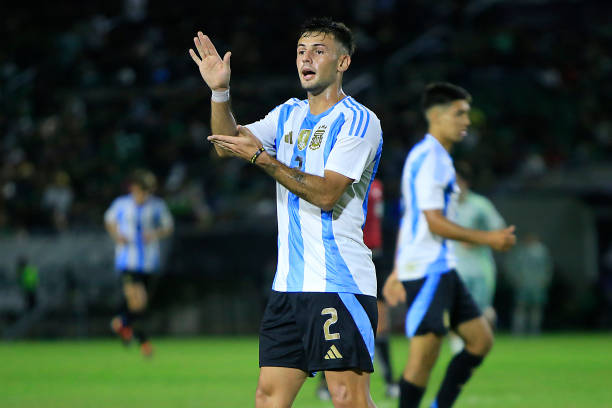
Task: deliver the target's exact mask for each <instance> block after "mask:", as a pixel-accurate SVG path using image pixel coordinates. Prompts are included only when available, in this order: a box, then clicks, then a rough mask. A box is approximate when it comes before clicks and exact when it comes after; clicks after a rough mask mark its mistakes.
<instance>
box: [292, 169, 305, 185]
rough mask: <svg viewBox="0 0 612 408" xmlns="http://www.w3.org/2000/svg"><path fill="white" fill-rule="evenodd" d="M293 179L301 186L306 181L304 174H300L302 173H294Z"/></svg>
mask: <svg viewBox="0 0 612 408" xmlns="http://www.w3.org/2000/svg"><path fill="white" fill-rule="evenodd" d="M293 179H294V180H295V181H297V182H298V183H300V184H303V181H304V173H302V172H300V171H294V172H293Z"/></svg>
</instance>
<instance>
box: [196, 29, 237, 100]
mask: <svg viewBox="0 0 612 408" xmlns="http://www.w3.org/2000/svg"><path fill="white" fill-rule="evenodd" d="M193 42H194V43H195V46H196V49H197V50H198V54H199V55H200V56H199V57H198V54H196V52H195V51H194V50H193V49H191V48H190V49H189V55H191V59H193V62H195V63H196V64H197V65H198V68H199V69H200V74H201V75H202V78H203V79H204V82H206V85H208V87H209V88H210V89H212V90H215V91H224V90H226V89H228V88H229V83H230V74H231V70H230V56H231V55H232V53H231V52H229V51H228V52H226V53H225V55H224V56H223V59H221V57H220V56H219V53H218V52H217V49H216V48H215V46H214V45H213V43H212V42H211V41H210V38H208V36H207V35H204V34H202V32H201V31H198V36H197V37H194V38H193Z"/></svg>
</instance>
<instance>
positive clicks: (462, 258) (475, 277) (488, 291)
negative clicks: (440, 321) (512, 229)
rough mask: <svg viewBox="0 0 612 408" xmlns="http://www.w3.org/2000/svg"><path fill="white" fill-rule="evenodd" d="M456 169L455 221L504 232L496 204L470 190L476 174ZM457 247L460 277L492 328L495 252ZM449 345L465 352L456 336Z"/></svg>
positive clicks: (463, 167) (479, 247)
mask: <svg viewBox="0 0 612 408" xmlns="http://www.w3.org/2000/svg"><path fill="white" fill-rule="evenodd" d="M455 169H456V171H457V184H458V185H459V188H460V189H461V192H460V193H459V199H458V200H457V211H456V213H455V217H454V221H455V222H456V223H457V224H459V225H461V226H462V227H465V228H472V229H478V230H484V231H492V230H496V229H502V228H505V226H506V223H505V222H504V219H503V218H502V216H501V215H500V214H499V212H497V210H496V209H495V206H494V205H493V203H492V202H491V201H490V200H489V199H488V198H486V197H485V196H482V195H480V194H477V193H475V192H473V191H472V190H471V189H470V185H471V182H472V179H473V174H472V167H471V166H470V165H469V163H467V162H464V161H463V162H458V163H456V164H455ZM454 247H455V255H456V256H457V273H459V276H460V277H461V279H463V282H464V283H465V286H466V287H467V289H468V291H469V292H470V294H471V295H472V298H473V299H474V301H475V302H476V304H477V305H478V307H479V308H480V310H481V311H482V315H483V316H484V317H485V319H487V321H488V322H489V324H490V325H491V328H493V327H494V326H495V319H496V313H495V309H494V308H493V295H494V294H495V280H496V274H497V270H496V267H495V260H494V259H493V251H492V250H491V247H489V246H488V245H476V244H470V243H468V242H456V243H455V246H454ZM450 344H451V349H452V350H453V352H454V353H458V352H460V351H461V349H463V341H462V340H461V337H459V336H457V335H456V334H454V333H451V335H450Z"/></svg>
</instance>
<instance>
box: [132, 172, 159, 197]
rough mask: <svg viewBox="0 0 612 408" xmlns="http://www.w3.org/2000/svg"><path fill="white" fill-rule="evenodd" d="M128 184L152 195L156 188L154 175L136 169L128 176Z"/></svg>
mask: <svg viewBox="0 0 612 408" xmlns="http://www.w3.org/2000/svg"><path fill="white" fill-rule="evenodd" d="M130 184H135V185H137V186H138V187H140V188H142V189H143V190H144V191H146V192H148V193H153V192H154V191H155V189H156V188H157V178H156V177H155V174H153V173H151V172H150V171H149V170H146V169H136V170H134V171H133V172H132V174H131V175H130Z"/></svg>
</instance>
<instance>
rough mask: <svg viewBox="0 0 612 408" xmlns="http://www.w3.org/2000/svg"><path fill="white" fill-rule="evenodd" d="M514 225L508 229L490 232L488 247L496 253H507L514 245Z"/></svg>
mask: <svg viewBox="0 0 612 408" xmlns="http://www.w3.org/2000/svg"><path fill="white" fill-rule="evenodd" d="M514 230H515V227H514V225H511V226H509V227H508V228H504V229H500V230H495V231H490V232H489V246H490V247H491V248H493V249H494V250H496V251H507V250H509V249H510V248H512V247H513V246H514V244H516V235H515V234H514Z"/></svg>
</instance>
